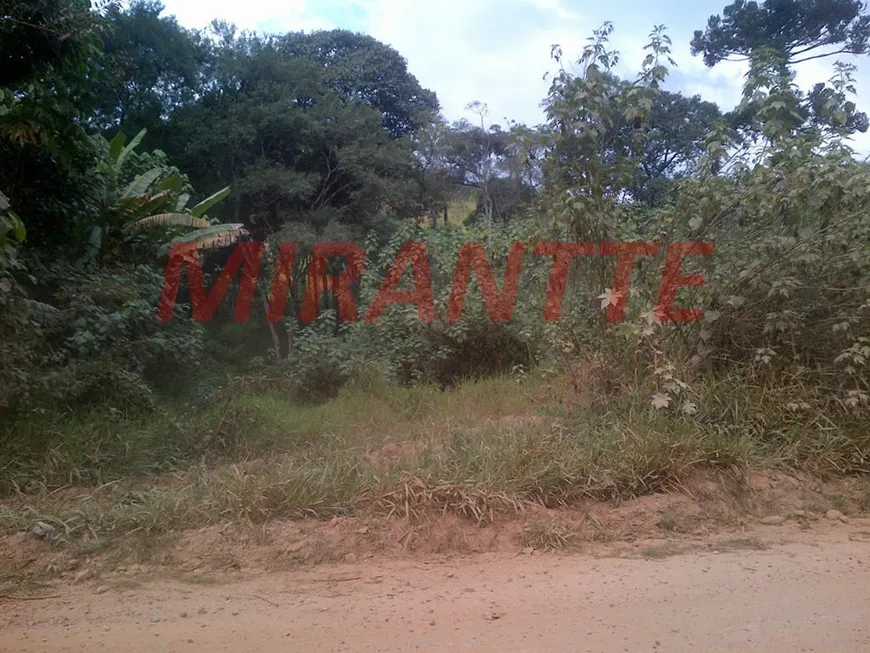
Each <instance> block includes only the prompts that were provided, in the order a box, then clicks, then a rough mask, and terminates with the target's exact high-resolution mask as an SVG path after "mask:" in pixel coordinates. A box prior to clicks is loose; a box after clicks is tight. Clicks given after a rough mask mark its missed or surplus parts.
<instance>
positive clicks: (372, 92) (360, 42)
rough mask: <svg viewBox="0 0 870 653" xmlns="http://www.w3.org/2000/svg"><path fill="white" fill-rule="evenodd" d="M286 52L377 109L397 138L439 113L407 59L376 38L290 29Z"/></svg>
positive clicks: (351, 98)
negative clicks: (315, 66)
mask: <svg viewBox="0 0 870 653" xmlns="http://www.w3.org/2000/svg"><path fill="white" fill-rule="evenodd" d="M279 47H280V49H281V51H282V52H284V53H285V54H287V55H291V56H299V57H304V58H306V59H308V60H309V61H313V62H315V63H317V64H318V65H319V66H320V67H321V68H322V72H323V82H324V84H325V85H326V87H327V88H329V89H330V90H331V91H334V92H335V93H337V94H338V95H339V96H340V97H342V98H344V99H345V100H347V101H353V102H360V103H363V104H366V105H368V106H371V107H373V108H375V109H377V110H378V111H379V112H380V114H381V116H382V119H383V124H384V127H385V128H386V129H387V131H389V132H390V134H391V135H392V136H393V138H401V137H403V136H408V135H410V134H412V133H413V132H414V131H416V130H417V129H418V128H420V127H421V126H423V125H424V124H426V123H427V122H429V121H430V120H431V119H432V117H433V116H435V115H437V113H438V108H439V107H438V98H437V97H436V96H435V93H433V92H432V91H430V90H427V89H424V88H423V87H422V86H420V83H419V82H418V81H417V79H416V78H415V77H414V76H413V75H411V74H410V73H409V72H408V64H407V62H406V61H405V59H404V58H403V57H402V56H401V55H400V54H399V53H398V52H396V51H395V50H394V49H393V48H391V47H390V46H388V45H385V44H383V43H381V42H380V41H378V40H377V39H375V38H373V37H371V36H368V35H365V34H354V33H353V32H349V31H347V30H331V31H322V32H313V33H311V34H304V33H290V34H286V35H285V36H283V37H282V38H281V39H280V44H279Z"/></svg>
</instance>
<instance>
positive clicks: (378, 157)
mask: <svg viewBox="0 0 870 653" xmlns="http://www.w3.org/2000/svg"><path fill="white" fill-rule="evenodd" d="M219 30H221V32H220V34H219V35H218V36H219V39H220V42H221V45H220V50H219V59H218V62H217V67H216V70H215V73H214V75H213V77H212V79H211V80H210V82H209V85H208V86H207V87H206V88H205V89H204V90H203V93H202V97H201V98H200V99H199V101H198V102H197V103H196V104H194V105H192V106H189V107H183V108H181V109H178V110H176V111H175V113H174V114H173V116H172V118H171V120H170V124H169V129H168V132H167V133H168V135H169V136H168V140H167V141H166V145H165V147H166V149H167V151H168V152H169V153H170V155H171V157H172V159H173V161H177V162H179V164H180V165H181V167H182V168H184V169H185V170H186V171H188V173H189V174H190V177H191V181H192V182H193V183H194V185H195V186H196V187H199V188H203V189H205V190H206V191H208V192H211V191H214V190H216V189H217V188H220V187H223V186H232V188H233V190H234V202H233V206H232V207H230V206H227V207H226V208H225V214H226V211H231V212H232V214H231V215H229V216H226V217H228V218H229V219H230V220H231V221H232V222H236V223H241V222H245V223H247V224H248V226H249V227H250V228H251V230H252V232H253V233H254V234H255V235H256V236H257V237H264V236H268V235H269V234H271V233H274V232H275V231H276V230H278V229H279V228H281V226H282V225H283V224H285V223H287V222H299V221H305V222H309V223H313V224H315V225H317V226H318V227H321V228H322V227H323V226H325V225H326V224H327V223H328V222H330V221H340V222H344V223H346V224H353V225H356V226H358V227H359V228H360V235H362V233H363V232H364V231H366V230H368V229H371V228H375V227H376V222H377V220H379V216H382V215H384V214H386V213H392V214H395V215H396V216H397V217H401V216H408V217H410V215H409V211H410V207H411V206H413V205H414V204H415V199H414V193H413V190H414V189H413V186H414V184H413V180H412V163H413V162H412V158H411V142H410V141H409V140H408V139H397V138H394V136H393V134H391V133H390V132H389V131H388V130H387V129H385V128H384V127H383V121H384V120H385V116H384V115H383V114H381V112H380V111H379V110H378V109H377V108H376V107H375V106H372V105H371V104H369V103H368V102H365V101H363V100H360V99H356V98H353V97H349V98H348V97H344V96H342V95H340V94H339V93H338V92H336V91H334V90H331V89H330V88H329V84H327V83H326V81H325V79H324V75H325V73H326V70H325V68H324V66H323V65H322V64H320V63H318V62H317V61H314V60H312V59H309V58H307V57H305V56H296V55H291V54H288V52H287V51H286V48H285V47H284V46H285V39H284V38H283V37H280V38H279V37H260V36H256V35H247V34H242V35H241V36H237V35H236V34H235V33H234V31H233V30H232V29H230V28H226V27H219ZM362 72H363V73H365V75H369V73H368V72H366V71H362ZM371 74H374V72H372V73H371Z"/></svg>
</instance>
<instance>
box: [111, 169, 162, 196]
mask: <svg viewBox="0 0 870 653" xmlns="http://www.w3.org/2000/svg"><path fill="white" fill-rule="evenodd" d="M162 172H163V171H162V170H161V169H160V168H151V170H149V171H148V172H144V173H142V174H141V175H139V176H138V177H136V179H134V180H133V181H132V182H131V183H130V185H129V186H127V188H126V190H124V192H123V193H121V197H122V198H125V199H126V198H130V197H141V196H142V195H144V194H145V193H146V191H147V190H148V189H149V188H150V187H151V184H153V183H154V182H155V181H156V180H157V178H158V177H159V176H160V175H161V174H162Z"/></svg>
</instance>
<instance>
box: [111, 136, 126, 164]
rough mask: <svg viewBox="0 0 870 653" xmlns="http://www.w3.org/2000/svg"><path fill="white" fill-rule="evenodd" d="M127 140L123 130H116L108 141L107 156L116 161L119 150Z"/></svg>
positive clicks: (119, 153)
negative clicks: (113, 136)
mask: <svg viewBox="0 0 870 653" xmlns="http://www.w3.org/2000/svg"><path fill="white" fill-rule="evenodd" d="M126 142H127V135H126V134H125V133H124V132H118V133H117V134H115V138H113V139H112V140H111V141H110V142H109V157H110V158H111V159H112V161H117V160H118V157H119V156H120V155H121V150H123V149H124V143H126Z"/></svg>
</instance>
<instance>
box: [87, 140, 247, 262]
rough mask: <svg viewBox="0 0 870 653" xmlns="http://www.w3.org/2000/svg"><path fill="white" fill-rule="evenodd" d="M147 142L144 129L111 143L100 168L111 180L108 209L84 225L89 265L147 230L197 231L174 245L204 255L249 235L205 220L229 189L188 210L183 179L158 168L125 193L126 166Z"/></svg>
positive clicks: (241, 228) (105, 201)
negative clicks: (124, 238)
mask: <svg viewBox="0 0 870 653" xmlns="http://www.w3.org/2000/svg"><path fill="white" fill-rule="evenodd" d="M144 136H145V130H144V129H143V130H142V131H140V132H139V133H138V134H137V135H136V136H135V137H134V138H133V139H132V140H131V141H130V142H129V143H127V137H126V135H124V134H123V133H119V134H118V135H117V136H115V138H113V139H112V141H111V142H110V143H109V147H108V156H107V157H106V158H105V159H104V161H103V163H102V165H101V172H102V173H103V175H104V177H105V179H106V191H105V194H104V197H103V208H102V210H101V211H100V213H99V214H98V215H97V216H94V219H93V220H91V221H89V222H88V223H87V224H86V225H83V227H84V229H83V238H84V242H85V259H86V260H87V261H93V260H98V259H102V257H103V255H104V254H105V252H106V250H107V248H108V247H109V246H110V244H111V242H112V241H113V240H115V239H116V238H117V237H119V236H122V235H130V234H132V233H135V232H138V231H142V230H145V229H153V228H157V227H180V228H188V229H193V231H191V232H190V233H188V234H185V235H183V236H181V237H179V238H176V239H175V240H174V241H173V242H179V241H181V242H194V243H197V244H198V245H199V246H200V247H201V248H203V249H208V248H216V247H224V246H226V245H230V244H232V243H234V242H236V241H237V240H238V239H239V238H240V237H242V236H243V235H244V234H245V233H246V231H245V229H244V226H243V225H241V224H215V223H214V221H212V220H209V219H208V217H207V216H206V212H207V211H208V210H209V209H211V208H212V207H213V206H214V205H216V204H217V203H218V202H221V201H222V200H224V199H225V198H226V197H227V196H228V195H229V194H230V188H229V187H226V188H223V189H221V190H219V191H218V192H216V193H214V194H213V195H211V196H210V197H207V198H206V199H204V200H203V201H201V202H200V203H199V204H197V205H196V206H193V207H191V208H187V203H188V201H189V200H190V195H189V194H188V193H185V192H183V186H184V185H183V182H182V180H181V179H180V178H179V177H178V175H175V174H170V175H165V170H164V169H162V168H160V167H154V168H151V169H150V170H147V171H146V172H143V173H142V174H140V175H138V176H137V177H136V178H135V179H133V181H131V182H130V183H129V184H127V185H126V186H125V187H123V188H122V187H121V184H120V178H121V174H122V171H123V168H124V165H125V163H126V162H127V160H128V158H129V157H130V155H131V154H132V153H133V151H134V150H135V149H136V147H137V146H138V145H139V144H140V143H141V142H142V139H143V138H144Z"/></svg>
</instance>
